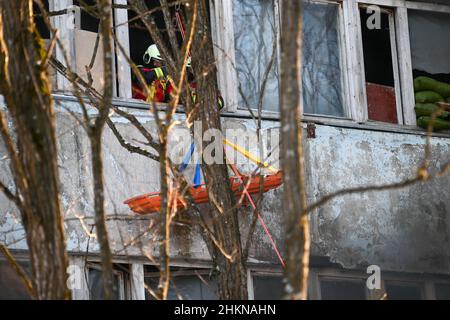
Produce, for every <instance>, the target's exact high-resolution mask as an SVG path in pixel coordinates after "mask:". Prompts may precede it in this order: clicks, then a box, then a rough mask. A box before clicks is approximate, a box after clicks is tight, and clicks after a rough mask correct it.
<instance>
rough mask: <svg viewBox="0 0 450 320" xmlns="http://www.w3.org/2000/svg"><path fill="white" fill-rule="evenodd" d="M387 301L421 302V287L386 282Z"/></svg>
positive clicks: (405, 283)
mask: <svg viewBox="0 0 450 320" xmlns="http://www.w3.org/2000/svg"><path fill="white" fill-rule="evenodd" d="M385 287H386V294H387V299H388V300H421V299H422V287H421V286H420V285H419V284H417V283H410V282H397V281H386V284H385Z"/></svg>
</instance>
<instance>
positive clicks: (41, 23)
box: [33, 0, 50, 39]
mask: <svg viewBox="0 0 450 320" xmlns="http://www.w3.org/2000/svg"><path fill="white" fill-rule="evenodd" d="M43 4H44V6H45V10H46V11H47V13H48V12H49V5H48V0H46V1H43ZM33 14H34V23H35V24H36V28H37V30H38V32H39V35H40V36H41V37H42V38H43V39H50V30H49V29H48V26H47V24H46V23H45V20H44V17H43V16H42V12H41V10H40V8H39V6H38V5H37V4H36V3H33Z"/></svg>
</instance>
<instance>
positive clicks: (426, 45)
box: [408, 10, 450, 98]
mask: <svg viewBox="0 0 450 320" xmlns="http://www.w3.org/2000/svg"><path fill="white" fill-rule="evenodd" d="M408 20H409V35H410V42H411V59H412V69H413V70H412V72H413V77H414V78H417V77H419V76H427V77H430V78H433V79H435V80H438V81H441V82H445V83H448V84H450V59H449V57H450V43H449V42H448V41H446V40H444V39H447V38H448V35H449V34H450V14H448V13H439V12H430V11H419V10H408ZM444 98H448V97H444Z"/></svg>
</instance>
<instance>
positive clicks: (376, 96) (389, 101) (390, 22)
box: [360, 6, 400, 123]
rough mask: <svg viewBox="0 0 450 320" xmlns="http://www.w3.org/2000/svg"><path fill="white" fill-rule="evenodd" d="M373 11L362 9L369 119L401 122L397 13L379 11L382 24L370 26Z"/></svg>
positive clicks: (385, 10) (386, 10)
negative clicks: (398, 112)
mask: <svg viewBox="0 0 450 320" xmlns="http://www.w3.org/2000/svg"><path fill="white" fill-rule="evenodd" d="M374 14H377V13H376V12H374V11H370V10H368V8H366V7H364V6H363V7H361V8H360V16H361V32H362V42H363V53H364V72H365V79H366V92H367V108H368V118H369V120H376V121H382V122H390V123H398V122H399V121H398V115H397V109H398V108H397V107H400V105H399V100H398V98H399V95H398V94H397V91H396V90H398V89H399V85H398V70H397V69H396V68H397V64H396V61H397V54H396V40H395V27H394V12H393V11H392V10H388V9H382V10H381V11H380V16H379V17H380V19H379V23H380V25H376V23H373V24H372V23H371V21H372V20H371V19H372V18H374Z"/></svg>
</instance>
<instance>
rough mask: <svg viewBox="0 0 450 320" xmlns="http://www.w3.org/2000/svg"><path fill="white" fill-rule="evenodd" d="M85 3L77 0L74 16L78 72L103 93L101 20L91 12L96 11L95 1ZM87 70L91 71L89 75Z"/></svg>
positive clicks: (90, 0)
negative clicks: (99, 31) (99, 32)
mask: <svg viewBox="0 0 450 320" xmlns="http://www.w3.org/2000/svg"><path fill="white" fill-rule="evenodd" d="M84 3H85V4H86V6H82V5H81V4H83V2H80V1H78V0H75V1H74V2H73V4H74V6H75V7H74V8H75V9H74V10H75V11H74V14H75V15H76V17H75V18H74V19H75V24H76V25H75V30H74V42H75V44H74V45H75V65H76V72H77V73H78V75H80V76H81V77H82V78H83V79H84V80H85V81H88V82H89V80H90V77H92V86H93V87H94V88H95V89H96V90H98V91H102V82H103V79H102V77H103V48H102V44H101V41H100V38H99V34H98V30H99V23H100V21H99V19H98V18H96V17H95V16H94V14H93V13H92V11H91V10H96V9H95V5H96V2H95V1H93V0H89V1H84ZM87 68H89V69H90V71H89V73H88V72H87Z"/></svg>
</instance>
